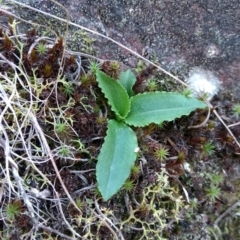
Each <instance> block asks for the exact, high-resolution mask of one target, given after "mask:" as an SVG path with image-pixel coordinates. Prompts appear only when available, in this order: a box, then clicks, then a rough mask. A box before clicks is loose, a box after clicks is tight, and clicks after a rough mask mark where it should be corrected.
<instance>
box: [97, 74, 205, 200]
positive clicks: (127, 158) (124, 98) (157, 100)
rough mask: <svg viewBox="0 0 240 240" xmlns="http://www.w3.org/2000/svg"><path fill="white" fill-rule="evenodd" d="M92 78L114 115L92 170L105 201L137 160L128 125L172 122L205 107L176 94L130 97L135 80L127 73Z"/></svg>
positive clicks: (160, 93)
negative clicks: (94, 168) (94, 167)
mask: <svg viewBox="0 0 240 240" xmlns="http://www.w3.org/2000/svg"><path fill="white" fill-rule="evenodd" d="M96 79H97V82H98V85H99V87H100V89H101V91H102V92H103V94H104V95H105V97H106V99H107V100H108V104H109V105H110V107H111V110H112V111H113V112H114V113H115V116H116V118H115V119H111V120H109V121H108V126H107V134H106V137H105V138H104V143H103V145H102V148H101V150H100V153H99V156H98V162H97V167H96V175H97V182H98V189H99V191H100V193H101V195H102V197H103V199H104V200H108V199H109V198H111V197H112V196H113V195H114V194H116V193H117V192H118V191H119V190H120V188H121V187H122V186H123V184H124V182H125V181H126V179H127V178H128V177H129V175H130V171H131V167H132V166H133V164H134V162H135V160H136V158H137V152H138V143H137V136H136V134H135V133H134V131H133V130H132V129H131V127H130V126H134V127H143V126H146V125H149V124H151V123H156V124H160V123H161V122H163V121H172V120H174V119H175V118H179V117H181V116H183V115H188V114H189V113H190V112H192V111H193V110H195V109H197V108H205V107H206V104H205V103H204V102H203V101H200V100H198V99H196V98H191V97H187V96H184V95H182V94H180V93H177V92H145V93H142V94H137V95H134V92H133V90H132V87H133V85H134V84H135V82H136V78H135V76H134V74H133V73H132V72H131V71H130V70H128V71H126V72H122V73H121V74H120V76H119V79H118V80H117V81H116V80H115V79H112V78H111V77H109V76H107V75H106V74H105V73H103V72H101V71H100V70H98V71H97V72H96Z"/></svg>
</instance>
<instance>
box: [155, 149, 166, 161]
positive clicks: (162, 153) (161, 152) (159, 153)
mask: <svg viewBox="0 0 240 240" xmlns="http://www.w3.org/2000/svg"><path fill="white" fill-rule="evenodd" d="M154 156H155V157H156V158H157V159H158V160H159V161H163V160H165V159H166V158H167V157H168V156H169V151H168V149H167V148H166V147H164V146H162V147H160V148H158V149H156V150H155V152H154Z"/></svg>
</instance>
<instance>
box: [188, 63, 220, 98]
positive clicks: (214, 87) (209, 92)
mask: <svg viewBox="0 0 240 240" xmlns="http://www.w3.org/2000/svg"><path fill="white" fill-rule="evenodd" d="M186 81H187V83H188V85H189V88H190V89H191V90H192V96H194V97H199V96H204V97H206V98H207V100H211V99H212V98H213V96H214V95H216V94H217V93H218V91H219V88H220V81H219V79H218V78H217V77H216V75H214V73H213V72H211V71H209V70H205V69H203V68H200V67H194V68H193V69H192V70H191V71H190V72H189V77H188V78H187V79H186Z"/></svg>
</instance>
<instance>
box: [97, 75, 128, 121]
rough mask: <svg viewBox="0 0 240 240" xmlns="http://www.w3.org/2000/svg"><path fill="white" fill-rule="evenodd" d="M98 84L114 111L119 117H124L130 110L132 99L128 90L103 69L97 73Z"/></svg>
mask: <svg viewBox="0 0 240 240" xmlns="http://www.w3.org/2000/svg"><path fill="white" fill-rule="evenodd" d="M96 76H97V81H98V85H99V87H100V88H101V90H102V92H103V93H104V95H105V97H106V98H107V99H108V103H109V105H110V106H111V109H112V111H114V112H115V114H116V117H117V118H118V119H124V118H125V117H126V116H127V115H128V113H129V111H130V100H129V97H128V94H127V91H126V90H125V89H124V88H123V86H122V85H121V84H119V83H118V82H117V81H116V80H114V79H112V78H111V77H109V76H107V75H106V74H105V73H103V72H101V71H97V73H96Z"/></svg>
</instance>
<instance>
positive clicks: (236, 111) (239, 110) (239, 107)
mask: <svg viewBox="0 0 240 240" xmlns="http://www.w3.org/2000/svg"><path fill="white" fill-rule="evenodd" d="M232 110H233V115H234V116H235V117H236V118H239V117H240V104H234V105H233V107H232Z"/></svg>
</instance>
